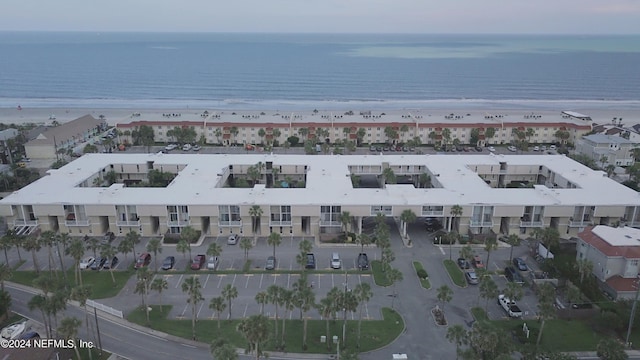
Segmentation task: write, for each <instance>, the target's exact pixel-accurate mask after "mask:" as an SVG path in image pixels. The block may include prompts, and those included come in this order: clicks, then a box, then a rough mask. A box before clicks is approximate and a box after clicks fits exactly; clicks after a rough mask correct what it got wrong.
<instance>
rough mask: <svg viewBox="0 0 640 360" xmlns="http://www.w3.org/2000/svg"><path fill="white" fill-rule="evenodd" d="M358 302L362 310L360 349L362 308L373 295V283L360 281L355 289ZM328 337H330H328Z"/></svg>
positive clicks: (359, 319) (360, 325)
mask: <svg viewBox="0 0 640 360" xmlns="http://www.w3.org/2000/svg"><path fill="white" fill-rule="evenodd" d="M353 292H354V294H355V296H356V300H357V301H358V304H360V312H359V314H358V349H360V334H361V329H362V308H363V307H364V305H365V304H366V303H368V302H369V300H371V297H373V291H371V285H369V283H359V284H358V285H356V287H355V289H354V290H353ZM327 338H328V337H327Z"/></svg>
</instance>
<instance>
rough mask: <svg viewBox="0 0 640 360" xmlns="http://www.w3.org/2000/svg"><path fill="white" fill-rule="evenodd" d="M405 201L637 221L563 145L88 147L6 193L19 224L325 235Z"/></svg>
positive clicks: (503, 226) (483, 218) (507, 214)
mask: <svg viewBox="0 0 640 360" xmlns="http://www.w3.org/2000/svg"><path fill="white" fill-rule="evenodd" d="M388 169H390V170H391V171H389V170H388ZM390 173H391V174H393V176H392V177H389V176H388V175H389V174H390ZM151 175H153V176H151ZM152 178H153V179H158V178H161V179H163V181H165V183H162V181H161V182H160V184H158V183H156V184H151V182H152V181H156V180H153V179H152ZM425 179H426V180H425ZM456 205H457V206H460V207H461V208H462V214H461V215H460V217H459V218H457V219H455V221H452V215H451V210H452V208H453V207H454V206H456ZM407 209H408V210H411V211H413V212H414V213H415V214H416V215H417V217H419V218H423V220H424V218H432V217H433V218H439V219H440V221H441V222H442V223H443V224H444V226H445V227H446V228H447V229H449V228H452V227H454V226H455V227H457V229H456V230H458V231H459V232H460V233H462V234H469V235H470V236H486V235H492V234H511V233H513V234H521V235H526V234H531V233H532V231H533V230H534V229H536V228H541V227H547V226H550V227H554V228H557V229H558V231H559V232H560V234H561V235H562V236H567V237H568V236H574V235H576V234H577V233H578V232H580V231H582V230H583V229H584V228H586V227H588V226H591V225H598V224H603V225H617V224H619V223H620V222H621V221H624V222H626V224H627V225H628V226H638V227H640V196H639V195H638V193H637V192H635V191H633V190H631V189H629V188H627V187H625V186H623V185H620V184H618V183H616V182H615V181H613V180H611V179H609V178H608V177H607V176H606V174H605V173H604V172H601V171H594V170H591V169H589V168H587V167H585V166H583V165H581V164H580V163H578V162H575V161H573V160H571V159H570V158H568V157H565V156H562V155H493V154H490V155H481V154H474V155H422V156H421V155H354V156H340V155H327V156H324V155H316V156H305V155H269V154H252V155H207V154H185V153H182V154H163V153H157V154H87V155H85V156H83V157H81V158H79V159H77V160H75V161H73V162H72V163H70V164H68V165H66V166H64V167H62V168H61V169H58V170H50V171H49V173H48V175H47V176H45V177H43V178H41V179H39V180H38V181H36V182H34V183H32V184H30V185H28V186H26V187H25V188H23V189H20V190H19V191H16V192H14V193H12V194H11V195H9V196H7V197H5V198H4V199H2V200H0V215H2V216H5V217H6V219H7V223H8V224H9V225H10V226H14V227H15V228H16V229H22V230H21V231H24V229H28V228H34V227H39V228H40V229H41V230H43V231H44V230H54V231H61V232H65V233H69V234H71V235H76V236H81V235H85V234H89V235H95V234H104V233H106V232H107V231H113V232H114V233H116V234H125V233H127V232H129V231H131V230H133V231H136V232H138V233H140V234H141V235H157V234H167V233H168V234H171V233H173V234H178V233H180V232H181V229H182V228H184V227H185V226H190V227H193V228H194V229H196V230H198V231H201V232H202V233H203V234H207V235H212V236H218V235H229V234H240V235H246V236H268V234H269V233H271V232H278V233H280V234H282V235H283V236H287V235H289V236H315V237H321V236H322V234H335V233H339V232H341V231H342V230H343V228H342V222H341V221H340V214H341V213H343V212H349V213H350V215H351V217H352V221H351V222H350V223H349V226H348V227H349V230H350V231H353V232H356V233H359V232H361V231H362V229H363V224H365V223H368V222H369V221H372V220H373V218H374V217H375V216H376V215H377V214H379V213H381V214H383V215H385V216H390V217H399V216H400V214H401V213H402V212H403V211H404V210H407ZM423 220H419V221H423ZM421 223H422V222H420V224H421Z"/></svg>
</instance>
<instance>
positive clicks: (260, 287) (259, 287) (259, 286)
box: [258, 274, 264, 289]
mask: <svg viewBox="0 0 640 360" xmlns="http://www.w3.org/2000/svg"><path fill="white" fill-rule="evenodd" d="M263 278H264V274H262V275H260V284H259V285H258V289H262V279H263Z"/></svg>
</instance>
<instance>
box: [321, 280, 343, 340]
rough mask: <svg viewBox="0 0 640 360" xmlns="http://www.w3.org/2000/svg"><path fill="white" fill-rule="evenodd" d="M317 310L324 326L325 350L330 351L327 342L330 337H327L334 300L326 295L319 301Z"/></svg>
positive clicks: (334, 310)
mask: <svg viewBox="0 0 640 360" xmlns="http://www.w3.org/2000/svg"><path fill="white" fill-rule="evenodd" d="M334 289H336V290H338V288H336V287H334ZM317 308H318V312H319V313H320V316H322V318H323V319H324V321H325V324H326V338H327V350H330V349H331V342H330V341H329V339H330V338H331V336H330V335H329V320H331V316H332V314H334V313H335V312H336V308H335V303H334V299H333V298H332V297H331V296H329V294H327V297H325V298H322V299H320V302H319V303H318V305H317Z"/></svg>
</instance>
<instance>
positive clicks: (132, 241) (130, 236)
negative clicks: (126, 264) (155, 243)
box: [118, 230, 140, 259]
mask: <svg viewBox="0 0 640 360" xmlns="http://www.w3.org/2000/svg"><path fill="white" fill-rule="evenodd" d="M123 242H124V243H126V244H127V245H126V246H125V249H124V250H128V251H126V252H124V258H125V259H126V258H127V252H131V253H134V252H135V249H136V245H138V244H139V243H140V234H138V233H137V232H135V231H133V230H131V231H129V232H128V233H127V235H125V237H124V241H123ZM118 250H120V249H118Z"/></svg>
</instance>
